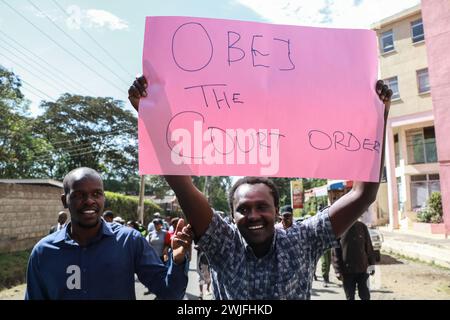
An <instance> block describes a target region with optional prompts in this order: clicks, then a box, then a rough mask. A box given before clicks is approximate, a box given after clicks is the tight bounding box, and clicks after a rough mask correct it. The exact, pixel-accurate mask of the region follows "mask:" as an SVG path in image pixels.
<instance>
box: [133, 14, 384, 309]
mask: <svg viewBox="0 0 450 320" xmlns="http://www.w3.org/2000/svg"><path fill="white" fill-rule="evenodd" d="M194 20H195V19H194V18H192V19H190V18H180V17H175V18H174V17H171V18H155V19H152V18H148V20H147V29H146V38H145V44H144V61H143V64H144V76H141V77H138V78H137V79H136V80H135V81H134V82H133V84H132V86H131V87H130V88H129V90H128V94H129V100H130V102H131V104H132V105H133V107H134V108H135V109H136V110H138V109H139V145H140V150H139V161H140V172H141V173H142V174H164V175H165V178H166V180H167V182H168V183H169V185H170V187H171V188H172V189H173V190H174V191H175V194H176V196H177V198H178V201H179V203H180V206H181V208H182V210H183V212H184V214H185V215H186V217H187V218H188V220H189V223H190V224H191V226H192V229H193V232H194V234H195V237H196V241H197V245H198V246H199V247H200V248H201V249H202V250H203V251H204V252H205V253H206V255H207V257H208V260H209V262H210V267H211V278H212V284H213V294H214V298H215V299H224V300H228V299H238V300H251V299H310V296H311V287H312V280H313V275H314V269H315V267H316V264H317V261H318V260H319V258H320V256H321V255H322V254H323V252H324V251H325V250H327V249H329V248H332V247H335V246H337V245H338V244H337V239H338V238H339V237H340V236H341V235H342V234H343V233H344V232H345V231H346V230H347V229H348V228H349V227H350V226H351V225H352V224H353V223H354V221H356V220H357V219H358V217H359V216H360V215H361V214H362V213H363V212H364V211H365V210H366V209H367V208H368V207H369V205H370V204H371V203H372V202H373V201H374V200H375V198H376V194H377V191H378V187H379V177H380V172H381V167H382V164H383V163H384V162H383V160H384V155H383V150H384V149H383V141H384V135H385V129H386V120H387V116H388V113H389V108H390V100H391V96H392V91H391V90H390V89H389V88H388V87H387V86H386V85H384V83H383V81H378V82H376V41H375V38H374V35H372V34H370V32H365V31H364V30H356V31H355V30H353V31H349V30H323V29H320V28H306V27H292V26H290V27H287V26H276V25H269V24H256V23H255V24H252V23H247V22H234V21H228V22H227V21H224V20H220V21H212V20H213V19H197V20H195V21H194ZM152 21H153V25H152ZM152 26H153V28H151V27H152ZM227 27H228V28H227ZM296 28H297V29H296ZM319 29H320V30H319ZM192 33H196V34H202V35H203V37H199V39H200V40H196V38H195V37H192ZM170 34H171V35H172V36H171V37H168V35H170ZM298 34H301V35H302V36H303V39H304V40H305V39H308V41H301V42H297V41H296V40H295V39H297V38H296V35H298ZM189 35H191V37H189ZM221 37H222V38H221ZM168 38H170V41H169V40H167V39H168ZM220 38H221V39H222V40H223V41H224V42H225V43H226V44H227V45H225V46H222V47H220V48H219V49H217V46H214V43H215V40H217V39H220ZM241 39H242V41H243V40H244V39H247V40H248V39H250V46H243V45H242V46H241V44H242V43H241V42H239V41H240V40H241ZM263 39H265V40H264V41H263ZM336 39H338V40H339V41H340V42H343V43H344V44H342V43H338V42H339V41H338V42H336ZM198 41H202V43H199V42H198ZM209 44H210V45H209ZM347 47H348V48H347ZM213 48H215V49H214V50H213ZM248 48H250V53H248V52H247V53H246V50H247V49H248ZM277 50H278V54H276V53H274V52H276V51H277ZM280 50H281V51H280ZM205 52H206V53H208V52H209V53H210V54H205ZM283 52H284V54H283ZM298 52H301V53H302V55H301V57H302V60H300V59H299V55H298ZM181 53H183V54H181ZM270 57H278V58H277V59H272V60H271V59H270ZM205 61H206V62H205ZM204 62H205V63H204ZM224 63H225V66H224V65H223V64H224ZM237 63H241V65H240V69H241V71H242V70H244V71H245V70H252V71H251V72H240V71H239V70H238V69H239V68H236V64H237ZM244 63H245V64H246V65H245V64H244ZM208 68H210V69H209V70H208ZM246 68H247V69H246ZM295 72H296V73H295ZM305 75H308V76H307V77H305ZM219 76H220V77H219ZM216 77H219V78H220V79H222V80H223V81H214V79H216ZM236 78H237V79H238V81H237V80H236ZM195 79H198V81H199V82H200V83H196V84H192V85H189V83H190V82H189V81H191V82H192V81H194V80H195ZM208 79H209V81H207V82H205V81H206V80H208ZM147 80H148V81H147ZM225 80H226V81H225ZM235 80H236V81H235ZM184 81H186V82H184ZM233 83H239V88H240V89H241V91H238V90H234V88H233V86H232V85H233ZM268 84H270V85H268ZM305 88H306V90H305ZM220 89H223V90H220ZM270 89H271V90H270ZM193 90H194V91H193ZM229 90H231V91H229ZM244 92H246V93H247V94H243V93H244ZM219 93H220V94H219ZM250 93H253V94H250ZM192 94H195V95H196V97H197V98H199V97H200V101H201V103H195V101H196V100H195V99H193V100H192V99H191V95H192ZM211 95H212V97H214V99H213V100H211ZM141 98H143V99H141ZM240 102H242V103H240ZM205 110H206V111H205ZM233 113H234V116H233V115H232V114H233ZM322 115H325V116H326V119H325V118H323V119H322V118H321V116H322ZM255 122H256V126H257V127H258V128H272V129H270V130H265V129H258V130H253V131H252V130H251V128H250V127H249V125H250V126H252V125H253V126H254V125H255ZM191 123H193V127H192V128H191V129H190V130H189V128H187V126H189V125H190V124H191ZM308 123H313V124H314V126H312V127H308ZM272 124H273V126H272ZM205 125H206V126H207V127H208V131H205V132H203V131H202V130H203V128H204V126H205ZM339 125H343V126H345V127H348V128H350V127H351V128H352V129H351V130H350V129H349V130H339V129H338V126H339ZM223 128H228V129H223ZM230 128H234V129H233V130H231V129H230ZM327 128H328V129H329V130H327ZM229 129H230V130H229ZM161 130H162V131H164V134H162V133H161ZM264 130H265V131H264ZM242 132H246V133H247V134H246V136H245V137H246V139H241V140H240V134H242ZM252 132H253V133H254V137H253V140H252V139H251V137H252V135H251V133H252ZM190 133H192V135H191V134H190ZM218 133H220V134H218ZM230 136H231V137H233V139H231V142H233V143H234V144H230V145H232V146H233V145H234V146H235V148H230V149H227V148H226V147H227V141H228V142H230V139H228V140H227V139H226V137H230ZM358 136H359V137H358ZM224 137H225V140H221V138H224ZM255 137H256V138H255ZM263 138H264V139H265V140H264V141H262V139H263ZM255 139H256V140H255ZM221 141H222V142H221ZM251 141H253V144H252V143H251ZM255 141H257V143H256V144H255ZM304 141H305V143H302V142H304ZM308 141H309V142H308ZM188 142H189V143H188ZM219 142H220V143H219ZM239 142H241V143H239ZM191 144H192V145H193V147H192V148H191ZM236 146H237V147H236ZM252 146H253V147H255V146H257V148H253V147H252ZM300 147H301V152H298V149H299V148H300ZM255 150H257V151H258V152H256V151H255ZM274 150H280V155H281V156H280V158H279V159H278V158H276V157H275V159H274V158H273V154H274V153H275V154H277V152H275V151H274ZM294 150H295V151H296V152H297V153H296V156H295V157H294V156H292V154H293V151H294ZM225 151H227V152H225ZM252 151H254V152H255V153H254V154H252ZM239 152H241V153H243V154H244V155H242V154H241V155H239ZM205 155H206V156H205ZM261 159H262V160H263V161H259V160H261ZM277 159H278V160H277ZM330 159H333V163H331V162H330ZM266 160H270V161H266ZM272 160H273V161H272ZM227 161H228V162H227ZM239 161H241V162H239ZM219 173H220V174H221V175H255V176H268V175H272V176H304V177H311V176H314V177H325V178H339V177H340V178H347V179H352V180H355V181H370V182H354V184H353V189H352V191H351V192H349V193H348V194H346V195H345V196H343V197H342V198H341V199H339V200H338V201H336V202H335V203H333V205H332V206H330V207H328V208H325V209H324V210H322V211H321V212H319V213H318V214H317V215H315V216H314V217H312V218H310V219H307V220H305V221H304V222H303V223H301V224H294V225H293V226H292V227H291V228H289V229H288V230H281V229H276V228H275V227H274V224H275V217H276V216H277V214H278V211H279V195H278V191H277V188H276V187H275V185H274V184H273V182H272V181H271V180H269V179H267V178H265V177H246V178H242V179H240V180H238V181H237V182H236V183H235V184H234V186H233V187H232V188H231V190H230V192H229V206H230V210H231V215H232V216H233V219H234V224H228V223H226V222H225V221H224V220H223V219H222V218H221V217H220V216H219V215H218V214H216V213H214V212H213V210H212V209H211V207H210V205H209V203H208V201H207V199H206V197H205V196H204V195H203V194H202V193H201V192H200V191H199V190H198V189H197V188H196V187H195V186H194V184H193V183H192V179H191V177H190V175H208V174H213V175H215V174H219ZM240 173H242V174H240ZM272 173H273V174H272Z"/></svg>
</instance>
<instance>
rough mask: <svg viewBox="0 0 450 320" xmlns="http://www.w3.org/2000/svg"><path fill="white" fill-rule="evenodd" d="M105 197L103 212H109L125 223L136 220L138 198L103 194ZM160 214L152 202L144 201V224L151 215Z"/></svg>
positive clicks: (109, 193) (108, 193)
mask: <svg viewBox="0 0 450 320" xmlns="http://www.w3.org/2000/svg"><path fill="white" fill-rule="evenodd" d="M105 195H106V205H105V210H111V211H112V212H113V213H114V216H115V217H117V216H120V217H122V218H123V219H124V220H125V221H128V220H138V213H137V208H138V205H139V197H134V196H126V195H123V194H120V193H114V192H109V191H106V192H105ZM155 212H162V209H161V207H160V206H158V205H157V204H155V203H154V202H153V201H150V200H145V201H144V223H145V224H147V223H148V222H149V221H150V219H151V217H152V215H153V213H155Z"/></svg>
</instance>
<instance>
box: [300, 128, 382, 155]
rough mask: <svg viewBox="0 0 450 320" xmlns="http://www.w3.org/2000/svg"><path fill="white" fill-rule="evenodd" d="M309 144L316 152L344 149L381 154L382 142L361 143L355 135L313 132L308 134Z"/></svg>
mask: <svg viewBox="0 0 450 320" xmlns="http://www.w3.org/2000/svg"><path fill="white" fill-rule="evenodd" d="M308 138H309V144H310V145H311V147H313V148H314V149H316V150H329V149H331V148H334V149H335V150H339V149H344V150H346V151H350V152H356V151H360V150H361V149H363V150H368V151H376V152H378V153H380V142H378V141H376V140H375V141H371V140H370V139H363V141H362V142H361V140H360V139H358V138H357V137H356V136H355V135H354V134H353V133H351V132H346V133H344V132H342V131H334V132H333V134H331V135H329V134H328V133H326V132H323V131H320V130H311V131H309V132H308Z"/></svg>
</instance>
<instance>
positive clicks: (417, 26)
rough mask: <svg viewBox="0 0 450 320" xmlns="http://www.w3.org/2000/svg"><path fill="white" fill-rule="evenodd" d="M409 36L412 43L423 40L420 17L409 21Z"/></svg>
mask: <svg viewBox="0 0 450 320" xmlns="http://www.w3.org/2000/svg"><path fill="white" fill-rule="evenodd" d="M411 37H412V42H413V43H414V42H419V41H423V40H425V35H424V33H423V23H422V19H419V20H416V21H413V22H411Z"/></svg>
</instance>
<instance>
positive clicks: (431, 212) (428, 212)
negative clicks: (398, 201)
mask: <svg viewBox="0 0 450 320" xmlns="http://www.w3.org/2000/svg"><path fill="white" fill-rule="evenodd" d="M442 215H443V211H442V196H441V193H440V192H437V191H435V192H433V193H432V194H431V196H430V197H429V198H428V200H427V204H426V207H425V208H424V209H422V210H421V211H419V212H418V213H417V220H418V221H420V222H427V223H442V222H443V218H442Z"/></svg>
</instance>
